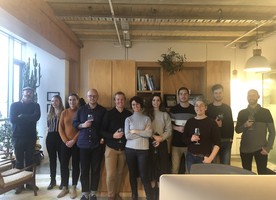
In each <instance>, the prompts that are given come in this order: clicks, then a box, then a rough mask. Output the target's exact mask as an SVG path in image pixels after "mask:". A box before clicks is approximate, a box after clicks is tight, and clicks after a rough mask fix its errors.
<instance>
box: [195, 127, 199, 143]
mask: <svg viewBox="0 0 276 200" xmlns="http://www.w3.org/2000/svg"><path fill="white" fill-rule="evenodd" d="M194 135H197V136H200V131H199V128H195V132H194ZM195 144H196V145H200V143H199V142H198V141H196V143H195Z"/></svg>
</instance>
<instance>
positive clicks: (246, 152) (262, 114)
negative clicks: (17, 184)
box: [235, 89, 275, 174]
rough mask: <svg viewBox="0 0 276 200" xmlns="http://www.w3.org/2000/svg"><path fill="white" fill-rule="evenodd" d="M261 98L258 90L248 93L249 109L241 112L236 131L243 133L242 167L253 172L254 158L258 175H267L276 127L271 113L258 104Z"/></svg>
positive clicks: (241, 148) (241, 146)
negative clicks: (268, 160)
mask: <svg viewBox="0 0 276 200" xmlns="http://www.w3.org/2000/svg"><path fill="white" fill-rule="evenodd" d="M259 98H260V95H259V93H258V91H257V90H254V89H251V90H249V91H248V93H247V101H248V107H247V108H246V109H244V110H241V111H240V112H239V115H238V120H237V125H236V127H235V130H236V132H237V133H243V134H242V139H241V145H240V156H241V161H242V167H243V168H244V169H247V170H250V171H251V169H252V159H253V157H254V159H255V162H256V165H257V171H258V174H267V168H266V167H267V158H268V153H269V151H270V150H271V149H272V147H273V143H274V139H275V127H274V122H273V118H272V116H271V113H270V111H269V110H268V109H265V108H262V107H261V106H260V104H258V99H259ZM267 131H268V135H267Z"/></svg>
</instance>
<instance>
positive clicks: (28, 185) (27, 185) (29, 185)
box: [26, 183, 39, 190]
mask: <svg viewBox="0 0 276 200" xmlns="http://www.w3.org/2000/svg"><path fill="white" fill-rule="evenodd" d="M34 187H35V190H39V188H38V187H37V186H36V185H35V186H33V185H32V184H29V183H28V184H26V189H29V190H34Z"/></svg>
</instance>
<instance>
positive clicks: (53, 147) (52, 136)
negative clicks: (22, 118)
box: [46, 95, 64, 190]
mask: <svg viewBox="0 0 276 200" xmlns="http://www.w3.org/2000/svg"><path fill="white" fill-rule="evenodd" d="M63 110H64V106H63V103H62V100H61V97H60V96H59V95H55V96H53V97H52V99H51V106H50V110H49V113H48V116H47V127H48V134H47V137H46V148H47V151H48V155H49V164H50V177H51V182H50V184H49V186H48V187H47V189H48V190H51V189H53V187H54V186H56V183H57V182H56V170H57V156H58V160H59V163H60V159H61V142H62V140H61V138H60V135H59V132H58V124H59V119H60V115H61V112H62V111H63ZM60 171H61V170H60Z"/></svg>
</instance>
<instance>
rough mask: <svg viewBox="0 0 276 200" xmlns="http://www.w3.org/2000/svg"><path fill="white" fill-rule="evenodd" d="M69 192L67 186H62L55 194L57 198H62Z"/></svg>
mask: <svg viewBox="0 0 276 200" xmlns="http://www.w3.org/2000/svg"><path fill="white" fill-rule="evenodd" d="M68 193H69V190H68V187H65V186H63V188H62V190H61V192H60V193H59V194H58V195H57V198H62V197H64V196H65V195H66V194H68Z"/></svg>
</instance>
